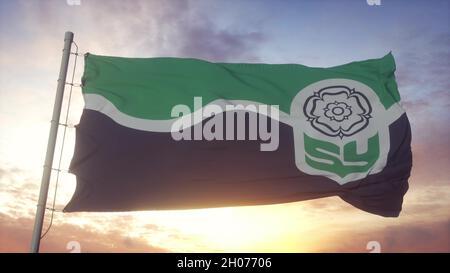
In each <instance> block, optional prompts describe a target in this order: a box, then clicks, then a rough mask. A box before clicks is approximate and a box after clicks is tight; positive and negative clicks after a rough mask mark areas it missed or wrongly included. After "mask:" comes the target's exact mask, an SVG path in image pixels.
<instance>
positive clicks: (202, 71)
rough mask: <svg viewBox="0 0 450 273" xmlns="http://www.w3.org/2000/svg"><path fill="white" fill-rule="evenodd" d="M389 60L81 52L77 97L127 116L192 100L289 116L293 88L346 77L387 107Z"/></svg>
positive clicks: (393, 90) (154, 113)
mask: <svg viewBox="0 0 450 273" xmlns="http://www.w3.org/2000/svg"><path fill="white" fill-rule="evenodd" d="M394 71H395V62H394V58H393V56H392V55H391V54H390V53H389V54H388V55H386V56H384V57H383V58H380V59H372V60H366V61H360V62H353V63H349V64H345V65H341V66H336V67H331V68H313V67H307V66H303V65H299V64H239V63H236V64H232V63H211V62H207V61H203V60H197V59H182V58H121V57H109V56H99V55H93V54H87V55H86V57H85V70H84V75H83V80H82V82H83V93H84V94H97V95H101V96H103V97H104V98H106V99H107V100H109V101H110V102H111V103H112V104H113V105H114V106H115V107H116V108H117V109H118V110H119V111H121V112H123V113H124V114H127V115H129V116H132V117H136V118H142V119H151V120H168V119H171V118H172V117H171V116H170V114H171V110H172V107H174V106H175V105H178V104H185V105H188V106H190V107H191V109H193V98H194V97H202V100H203V104H204V105H206V104H208V103H210V102H212V101H214V100H217V99H224V100H247V101H254V102H257V103H262V104H268V105H279V106H280V110H281V111H283V112H285V113H289V112H290V106H291V102H292V99H293V98H294V97H295V95H296V94H297V93H298V92H299V90H301V89H303V88H304V87H306V86H308V85H309V84H312V83H314V82H317V81H320V80H325V79H335V78H341V79H352V80H356V81H360V82H362V83H364V84H366V85H368V86H370V87H371V88H372V89H373V90H374V91H375V92H376V94H377V95H378V97H379V98H380V101H381V103H382V104H383V105H384V107H385V108H386V109H387V108H389V107H390V106H391V105H392V104H394V103H396V102H398V101H399V100H400V96H399V93H398V90H397V85H396V82H395V76H394Z"/></svg>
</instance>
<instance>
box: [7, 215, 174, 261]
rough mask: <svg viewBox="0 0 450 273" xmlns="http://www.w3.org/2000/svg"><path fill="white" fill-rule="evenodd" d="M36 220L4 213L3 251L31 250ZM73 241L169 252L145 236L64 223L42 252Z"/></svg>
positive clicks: (90, 248) (92, 247)
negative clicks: (150, 242) (150, 243)
mask: <svg viewBox="0 0 450 273" xmlns="http://www.w3.org/2000/svg"><path fill="white" fill-rule="evenodd" d="M32 226H33V220H32V219H30V218H13V217H10V216H8V215H6V214H3V213H0V242H1V244H0V252H28V251H29V246H30V240H31V232H32V230H31V228H32ZM70 241H76V242H79V243H80V245H81V252H168V250H167V249H164V248H161V247H156V246H152V245H149V244H148V243H147V242H146V240H145V238H138V237H137V238H135V237H129V236H125V235H123V233H122V232H120V231H117V230H116V231H108V232H105V233H102V232H99V231H97V230H93V229H90V228H82V227H79V226H76V225H70V224H61V225H57V226H55V227H54V228H53V229H52V233H51V234H49V235H47V236H46V237H45V238H44V239H43V240H42V242H41V251H42V252H69V250H67V249H66V246H67V244H68V243H69V242H70Z"/></svg>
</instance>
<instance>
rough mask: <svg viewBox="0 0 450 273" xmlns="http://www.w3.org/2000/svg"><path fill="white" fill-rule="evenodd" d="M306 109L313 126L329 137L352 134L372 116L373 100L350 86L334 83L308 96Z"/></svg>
mask: <svg viewBox="0 0 450 273" xmlns="http://www.w3.org/2000/svg"><path fill="white" fill-rule="evenodd" d="M303 112H304V114H305V116H306V117H307V118H308V121H309V122H310V123H311V126H312V127H313V128H315V129H316V130H318V131H319V132H321V133H323V134H325V135H327V136H338V137H340V138H343V137H344V136H352V135H354V134H356V133H358V132H359V131H361V130H363V129H364V128H366V127H367V125H368V124H369V119H370V118H371V117H372V116H371V115H370V114H371V113H372V107H371V105H370V103H369V100H368V99H367V98H366V97H365V96H364V95H363V94H362V93H360V92H357V91H356V90H355V89H350V88H348V87H347V86H330V87H326V88H322V89H320V90H319V91H318V92H315V93H314V94H313V95H312V96H310V97H308V99H307V100H306V102H305V104H304V106H303Z"/></svg>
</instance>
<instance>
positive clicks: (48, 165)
mask: <svg viewBox="0 0 450 273" xmlns="http://www.w3.org/2000/svg"><path fill="white" fill-rule="evenodd" d="M72 42H73V33H72V32H70V31H67V32H66V33H65V35H64V49H63V54H62V59H61V67H60V69H59V78H58V86H57V88H56V97H55V105H54V106H53V115H52V120H51V126H50V133H49V136H48V144H47V153H46V155H45V164H44V171H43V173H42V180H41V189H40V192H39V200H38V204H37V209H36V217H35V220H34V228H33V235H32V238H31V249H30V251H31V252H32V253H37V252H39V244H40V242H41V233H42V225H43V223H44V216H45V209H46V205H47V194H48V188H49V185H50V176H51V173H52V166H53V155H54V153H55V146H56V137H57V135H58V127H59V117H60V115H61V106H62V102H63V98H64V87H65V86H66V76H67V67H68V66H69V59H70V50H71V46H72Z"/></svg>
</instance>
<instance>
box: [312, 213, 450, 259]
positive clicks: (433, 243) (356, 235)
mask: <svg viewBox="0 0 450 273" xmlns="http://www.w3.org/2000/svg"><path fill="white" fill-rule="evenodd" d="M327 239H328V240H327V243H326V244H325V245H323V246H320V247H318V249H317V251H319V252H369V250H367V249H366V246H367V243H368V242H370V241H376V242H379V243H380V246H381V249H380V250H381V252H396V253H398V252H449V251H450V219H449V220H445V221H436V222H431V223H427V224H423V223H420V222H416V223H412V224H409V225H395V224H392V225H388V226H386V227H381V228H376V229H370V228H367V227H366V226H364V227H363V228H358V227H354V228H353V229H350V230H346V231H339V232H335V233H334V234H333V236H332V237H330V238H327Z"/></svg>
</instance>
